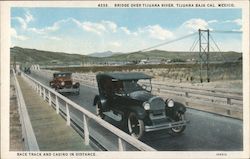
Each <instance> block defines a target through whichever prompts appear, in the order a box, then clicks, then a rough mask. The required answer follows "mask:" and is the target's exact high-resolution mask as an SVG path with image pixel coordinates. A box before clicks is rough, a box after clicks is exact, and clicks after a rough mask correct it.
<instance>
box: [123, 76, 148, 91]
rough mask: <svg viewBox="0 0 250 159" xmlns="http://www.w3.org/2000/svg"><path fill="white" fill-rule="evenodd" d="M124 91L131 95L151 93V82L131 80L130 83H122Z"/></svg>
mask: <svg viewBox="0 0 250 159" xmlns="http://www.w3.org/2000/svg"><path fill="white" fill-rule="evenodd" d="M123 85H124V90H125V92H126V93H131V92H135V91H142V90H145V91H149V92H150V91H151V90H152V85H151V80H149V79H147V80H131V81H123Z"/></svg>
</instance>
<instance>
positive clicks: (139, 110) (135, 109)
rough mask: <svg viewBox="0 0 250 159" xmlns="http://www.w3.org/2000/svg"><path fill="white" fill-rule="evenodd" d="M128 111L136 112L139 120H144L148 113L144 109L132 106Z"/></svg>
mask: <svg viewBox="0 0 250 159" xmlns="http://www.w3.org/2000/svg"><path fill="white" fill-rule="evenodd" d="M128 109H129V110H130V112H134V113H135V114H136V117H137V118H138V119H141V120H143V119H144V118H145V116H146V111H145V110H144V108H142V107H140V106H131V107H128Z"/></svg>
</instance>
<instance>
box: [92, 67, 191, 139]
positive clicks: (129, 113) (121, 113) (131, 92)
mask: <svg viewBox="0 0 250 159" xmlns="http://www.w3.org/2000/svg"><path fill="white" fill-rule="evenodd" d="M151 78H152V77H151V76H148V75H146V74H143V73H136V72H132V73H120V72H119V73H118V72H114V73H100V74H97V75H96V80H97V84H98V90H99V95H96V96H95V99H94V105H95V106H96V112H97V115H98V116H99V117H101V118H104V117H105V116H109V117H111V118H113V119H115V120H120V121H124V123H125V124H126V128H127V130H128V132H129V134H130V135H132V136H133V137H135V138H138V139H139V138H141V137H142V136H143V134H144V132H150V131H156V130H162V129H168V130H169V132H170V133H171V134H173V135H177V134H180V133H182V132H183V131H184V130H185V127H186V124H187V121H186V120H185V119H184V114H185V111H186V107H185V106H184V105H183V104H181V103H179V102H175V101H173V100H172V99H166V100H165V101H164V100H163V99H162V98H161V97H158V96H155V95H152V94H151V91H152V84H151Z"/></svg>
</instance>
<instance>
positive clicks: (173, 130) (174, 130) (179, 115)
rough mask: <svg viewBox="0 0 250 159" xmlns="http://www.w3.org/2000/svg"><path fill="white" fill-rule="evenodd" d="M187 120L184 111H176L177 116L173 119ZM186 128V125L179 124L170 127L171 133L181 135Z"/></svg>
mask: <svg viewBox="0 0 250 159" xmlns="http://www.w3.org/2000/svg"><path fill="white" fill-rule="evenodd" d="M183 120H185V115H184V113H181V112H176V114H175V118H174V120H173V121H183ZM185 129H186V126H185V125H183V126H178V127H174V128H171V129H170V134H171V135H179V134H181V133H182V132H183V131H184V130H185Z"/></svg>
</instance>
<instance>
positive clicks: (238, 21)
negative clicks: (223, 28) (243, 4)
mask: <svg viewBox="0 0 250 159" xmlns="http://www.w3.org/2000/svg"><path fill="white" fill-rule="evenodd" d="M222 23H234V24H236V25H239V26H242V19H240V18H238V19H234V20H225V21H223V22H222Z"/></svg>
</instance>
